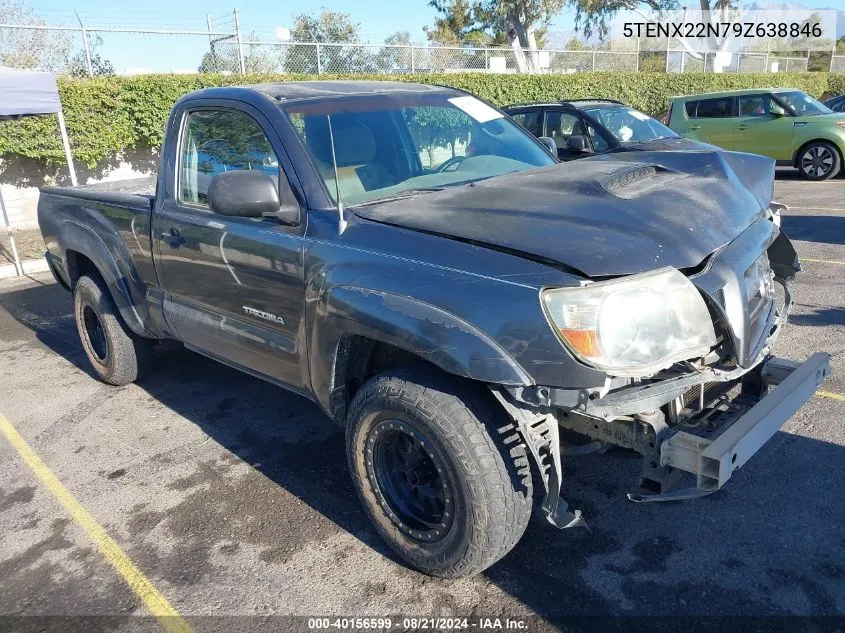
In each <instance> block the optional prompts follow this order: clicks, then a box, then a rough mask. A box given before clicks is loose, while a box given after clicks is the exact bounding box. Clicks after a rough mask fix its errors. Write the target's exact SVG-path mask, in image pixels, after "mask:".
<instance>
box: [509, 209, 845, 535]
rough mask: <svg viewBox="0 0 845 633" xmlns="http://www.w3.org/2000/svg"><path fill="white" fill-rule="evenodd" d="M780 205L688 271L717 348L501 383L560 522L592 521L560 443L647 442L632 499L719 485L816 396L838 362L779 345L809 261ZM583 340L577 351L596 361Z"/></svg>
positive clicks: (679, 495) (577, 337)
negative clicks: (594, 374) (573, 500)
mask: <svg viewBox="0 0 845 633" xmlns="http://www.w3.org/2000/svg"><path fill="white" fill-rule="evenodd" d="M778 211H779V209H777V208H775V209H773V210H772V213H771V217H769V218H768V219H761V220H759V221H758V222H756V223H754V224H752V225H751V226H750V227H749V228H748V229H746V230H745V231H744V232H743V233H742V234H741V235H740V236H739V237H737V238H736V239H735V240H734V241H732V242H731V243H730V244H728V245H726V246H725V247H723V248H722V249H720V250H718V251H716V252H715V253H713V254H711V255H710V256H709V257H708V258H707V259H706V260H705V262H703V263H702V264H701V265H700V266H698V267H696V269H694V270H689V271H681V272H684V273H685V275H686V277H687V279H688V280H689V281H690V282H691V283H692V284H693V285H694V287H695V288H696V289H697V290H698V293H700V295H701V298H702V299H703V300H704V302H705V303H706V309H707V311H708V313H709V315H710V320H711V322H712V333H713V335H714V339H713V340H708V342H710V343H713V344H712V345H709V347H708V348H707V349H704V350H701V349H698V351H696V353H695V354H696V355H694V356H689V357H685V358H684V359H683V360H680V361H678V360H673V361H672V362H671V363H670V364H669V365H668V366H659V367H658V368H657V369H656V370H654V371H652V372H651V373H647V374H646V373H643V372H638V371H630V370H627V369H625V370H622V371H613V370H610V371H607V377H606V380H605V383H604V385H602V386H600V387H594V388H581V389H561V388H554V387H542V386H540V387H499V388H497V389H494V394H495V395H496V397H497V398H498V399H499V401H500V402H501V403H502V405H503V406H504V407H505V408H506V410H507V411H508V412H509V413H510V414H511V415H512V417H513V418H514V420H515V422H516V424H517V425H518V427H519V429H520V431H521V433H522V436H523V439H524V440H525V442H526V444H527V445H528V447H529V448H530V450H531V453H532V455H533V457H534V460H535V463H536V464H537V466H538V470H539V471H540V474H541V477H542V479H543V481H544V484H545V485H546V490H547V497H546V500H545V501H544V504H543V506H544V509H545V510H546V511H547V513H548V518H549V521H550V522H551V523H552V524H554V525H556V526H557V527H573V526H576V525H584V519H583V517H581V515H580V512H578V511H577V510H576V511H572V510H570V509H569V507H568V504H567V503H566V502H565V501H564V500H563V499H561V498H560V490H561V483H562V478H561V473H562V471H561V454H562V451H564V456H565V454H566V453H567V452H574V453H576V454H577V453H579V452H588V451H603V450H606V449H607V448H609V447H612V446H617V447H623V448H626V449H631V450H633V451H636V452H637V453H639V454H640V455H641V456H642V478H641V481H640V484H641V488H642V489H643V490H644V491H645V492H640V493H636V494H629V495H628V497H629V498H630V499H631V500H633V501H669V500H680V499H689V498H694V497H699V496H703V495H706V494H710V493H712V492H715V491H716V490H718V489H720V488H721V487H722V486H723V485H724V484H725V483H726V482H727V480H728V479H729V478H730V476H731V474H732V472H733V471H734V470H736V469H737V468H739V467H741V466H742V465H743V464H744V463H745V462H746V461H747V460H748V459H749V458H750V457H751V456H752V455H753V454H754V453H755V452H756V451H757V450H759V448H760V447H762V445H763V444H764V443H765V442H766V441H768V439H769V438H771V437H772V436H773V435H774V434H775V433H776V432H777V431H778V429H780V428H781V426H783V424H785V423H786V421H787V420H788V419H789V418H790V417H791V416H792V415H793V414H794V413H795V412H796V411H798V409H799V408H800V407H801V406H802V405H803V404H804V403H805V402H806V401H807V400H808V399H809V398H810V397H812V395H813V393H814V392H815V391H816V389H817V388H818V386H819V385H820V384H821V383H822V381H823V380H824V378H825V376H826V375H827V373H828V372H829V358H830V357H829V355H828V354H825V353H816V354H813V355H812V356H811V357H810V358H809V359H808V360H807V361H805V362H803V363H800V364H799V363H795V362H792V361H788V360H784V359H780V358H776V357H774V356H772V355H771V349H772V346H773V345H774V343H775V341H776V340H777V338H778V335H779V333H780V331H781V328H782V327H783V325H784V324H785V323H786V320H787V316H788V314H789V312H790V310H791V308H792V302H793V298H792V295H793V293H792V286H793V282H794V277H795V274H796V272H798V270H800V264H799V261H798V257H797V255H796V253H795V250H794V248H793V246H792V244H791V243H790V242H789V240H788V239H787V238H786V236H785V235H784V234H783V233H781V232H780V231H779V229H778V228H777V226H776V223H775V222H774V220H773V217H774V216H775V215H777V213H778ZM769 220H772V221H769ZM671 300H672V297H670V296H667V297H666V298H665V301H671ZM582 303H586V302H582ZM605 307H606V306H604V305H601V306H599V307H598V308H595V309H596V310H601V309H603V308H605ZM562 310H563V312H564V314H563V316H562V317H560V321H565V323H564V325H560V323H559V322H558V321H557V320H556V321H555V323H556V324H558V325H559V327H571V325H572V323H573V322H575V323H577V322H578V319H579V318H580V319H582V320H583V319H584V317H583V312H584V310H581V313H578V311H577V310H575V309H572V308H571V305H564V307H563V309H562ZM567 310H568V312H567ZM573 314H574V316H573ZM675 326H676V327H681V326H678V325H677V324H675ZM597 328H598V326H597ZM567 332H569V330H567ZM575 332H576V333H575V334H573V335H571V336H572V337H573V338H572V340H573V341H575V343H574V344H573V346H574V345H582V348H583V350H588V351H589V349H591V348H590V347H589V346H590V345H594V342H590V341H588V342H587V343H584V342H583V339H584V338H585V336H584V335H583V334H580V333H578V331H575ZM567 336H568V335H567ZM666 336H667V337H670V338H671V337H672V336H673V334H672V333H671V332H667V333H666ZM687 336H689V335H687ZM567 340H568V339H567ZM690 340H692V341H693V342H696V340H695V339H694V338H692V339H690ZM701 340H707V337H702V338H701ZM698 342H700V341H698ZM583 350H582V351H581V352H579V351H578V349H577V348H576V349H575V354H576V355H579V357H580V359H581V360H582V361H584V360H585V358H586V362H589V358H587V357H586V356H584V354H586V353H588V352H584V351H583ZM596 353H598V352H596ZM561 433H562V434H564V435H573V436H574V437H576V438H578V439H579V440H580V441H581V442H580V446H577V448H575V449H568V448H564V449H562V448H561V445H560V441H559V435H561ZM686 474H688V475H692V477H693V478H694V483H690V484H689V485H686V486H684V485H682V484H683V482H684V480H685V479H686V480H689V479H691V478H690V477H686V478H685V475H686Z"/></svg>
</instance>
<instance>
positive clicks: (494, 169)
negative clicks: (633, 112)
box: [285, 93, 556, 205]
mask: <svg viewBox="0 0 845 633" xmlns="http://www.w3.org/2000/svg"><path fill="white" fill-rule="evenodd" d="M285 110H286V112H287V115H288V117H289V118H290V120H291V122H292V123H293V125H294V127H295V128H296V130H297V132H298V133H299V136H300V138H301V139H302V141H303V144H304V146H305V149H306V150H307V152H308V154H309V156H310V158H311V160H312V162H313V163H314V165H315V166H316V167H317V170H318V171H319V173H320V175H321V177H322V178H323V181H324V182H325V183H326V188H327V189H328V191H329V193H330V195H331V196H332V198H336V197H337V193H336V192H337V189H338V188H339V189H340V196H341V198H342V200H343V202H344V204H349V205H354V204H362V203H366V202H369V201H373V200H376V199H379V198H385V197H392V196H397V195H403V194H406V195H410V194H411V193H412V192H418V191H420V190H431V189H440V188H442V187H447V186H451V185H458V184H461V183H466V182H471V181H476V180H482V179H486V178H491V177H493V176H498V175H501V174H504V173H508V172H513V171H522V170H524V169H530V168H532V167H539V166H545V165H551V164H554V163H555V162H556V161H555V159H554V158H553V157H552V156H551V155H550V154H549V153H548V152H547V151H546V150H545V149H544V148H543V147H542V146H541V145H540V144H539V143H538V142H537V141H536V140H534V139H533V137H532V136H531V135H530V134H528V133H527V132H526V131H525V130H523V129H522V128H521V127H519V126H518V125H516V124H515V123H513V122H512V121H510V120H509V119H506V118H504V116H503V115H502V114H501V113H500V112H499V111H498V110H495V109H494V108H491V107H490V106H488V105H486V104H485V103H483V102H482V101H480V100H478V99H476V98H475V97H472V96H469V95H466V96H461V95H456V94H454V93H433V94H422V95H421V94H405V95H385V94H378V95H367V96H362V97H344V98H340V99H334V100H331V101H324V100H320V101H309V102H307V103H294V104H291V105H289V106H287V107H286V108H285ZM329 119H331V134H330V130H329ZM332 138H334V157H335V159H336V161H337V179H338V182H337V184H336V182H335V173H334V165H333V161H332V142H331V139H332ZM335 201H336V200H335Z"/></svg>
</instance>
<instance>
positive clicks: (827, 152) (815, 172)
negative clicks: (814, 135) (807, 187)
mask: <svg viewBox="0 0 845 633" xmlns="http://www.w3.org/2000/svg"><path fill="white" fill-rule="evenodd" d="M796 167H798V171H799V172H801V175H802V176H803V177H804V178H806V179H808V180H828V179H830V178H833V177H834V176H836V175H837V174H838V173H839V170H840V169H841V168H842V157H841V156H840V155H839V150H838V149H837V148H836V146H835V145H834V144H833V143H829V142H827V141H815V142H813V143H810V144H808V145H807V146H806V147H803V148H801V152H800V153H799V154H798V159H797V161H796Z"/></svg>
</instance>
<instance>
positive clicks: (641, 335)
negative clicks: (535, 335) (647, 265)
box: [542, 268, 716, 376]
mask: <svg viewBox="0 0 845 633" xmlns="http://www.w3.org/2000/svg"><path fill="white" fill-rule="evenodd" d="M542 303H543V307H544V309H545V310H546V315H547V316H548V318H549V321H550V322H551V323H552V325H553V326H554V329H555V331H556V332H557V334H558V335H559V336H560V339H561V341H563V343H564V345H566V347H567V348H569V349H570V350H571V351H572V352H573V353H574V354H575V355H576V356H577V357H578V358H580V359H581V360H583V361H584V362H585V363H587V364H589V365H592V366H594V367H597V368H599V369H603V370H606V371H607V372H608V373H610V374H613V375H617V376H642V375H646V374H650V373H654V372H655V371H658V370H660V369H664V368H666V367H669V366H671V365H672V364H673V363H674V362H676V361H679V360H684V359H688V358H695V357H696V356H703V355H705V354H706V353H707V352H708V351H709V350H710V348H711V347H713V345H715V344H716V334H715V332H714V331H713V323H712V321H711V319H710V313H709V312H708V310H707V306H706V305H705V303H704V299H703V298H702V297H701V294H699V292H698V290H697V289H696V287H695V286H694V285H693V284H692V282H690V280H689V279H687V278H686V277H685V276H684V275H683V274H682V273H681V272H679V271H677V270H676V269H674V268H662V269H660V270H656V271H654V272H649V273H645V274H642V275H632V276H630V277H625V278H622V279H614V280H612V281H602V282H597V283H594V284H588V285H586V286H581V287H578V288H557V289H552V290H544V291H543V293H542Z"/></svg>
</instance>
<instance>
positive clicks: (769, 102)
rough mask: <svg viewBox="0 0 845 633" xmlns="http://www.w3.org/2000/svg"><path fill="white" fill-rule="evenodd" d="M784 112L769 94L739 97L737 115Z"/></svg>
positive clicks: (763, 115) (762, 114) (764, 114)
mask: <svg viewBox="0 0 845 633" xmlns="http://www.w3.org/2000/svg"><path fill="white" fill-rule="evenodd" d="M772 114H786V111H785V110H784V109H783V106H781V105H780V104H779V103H777V102H776V101H775V100H774V99H772V97H771V96H770V95H749V96H747V97H740V98H739V116H762V117H765V116H769V115H772Z"/></svg>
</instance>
